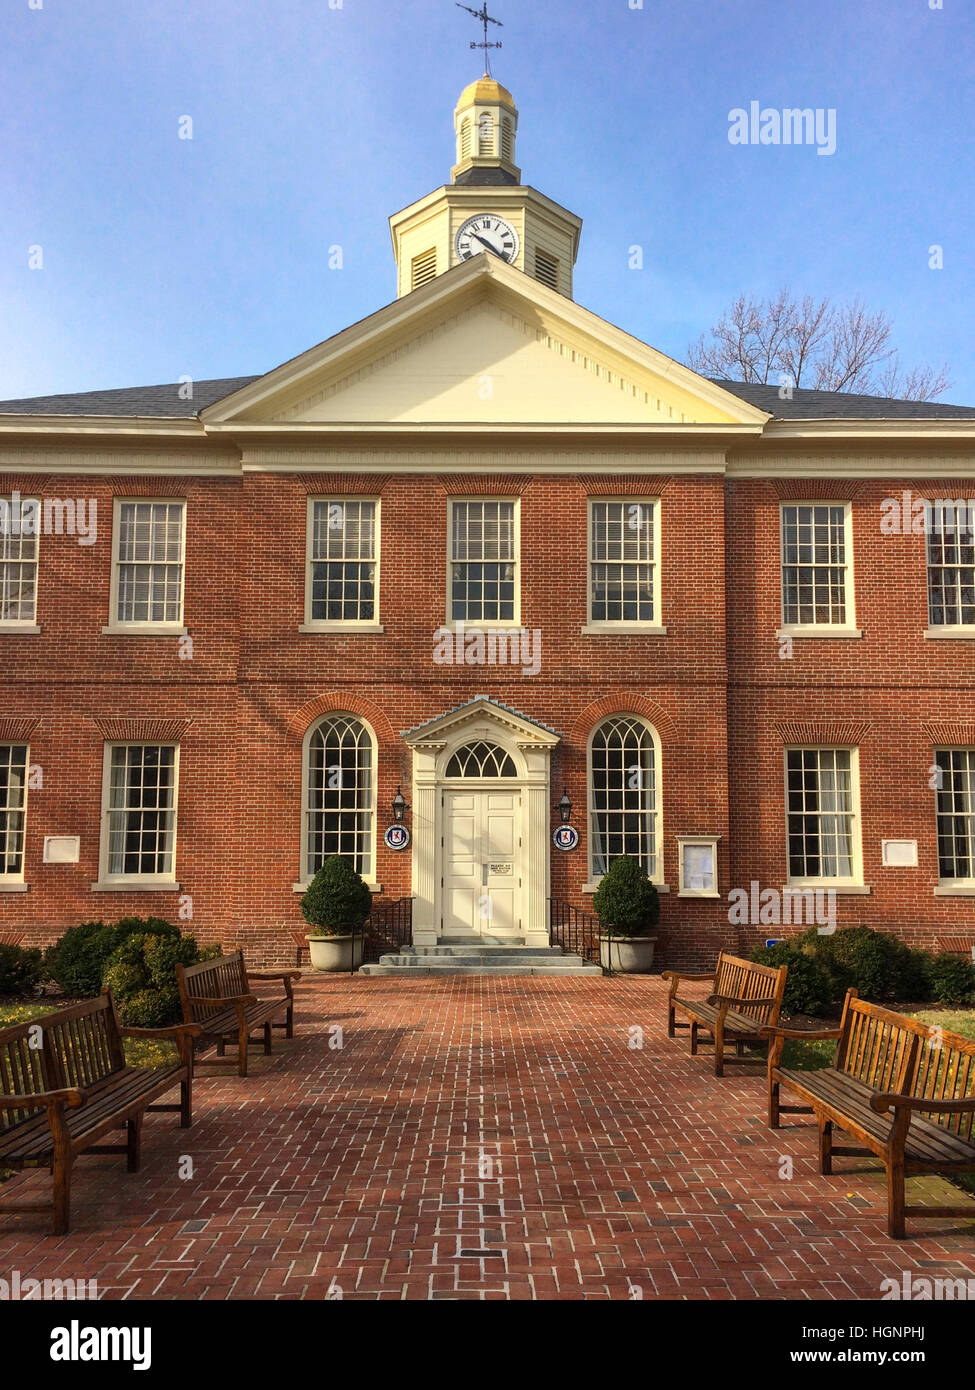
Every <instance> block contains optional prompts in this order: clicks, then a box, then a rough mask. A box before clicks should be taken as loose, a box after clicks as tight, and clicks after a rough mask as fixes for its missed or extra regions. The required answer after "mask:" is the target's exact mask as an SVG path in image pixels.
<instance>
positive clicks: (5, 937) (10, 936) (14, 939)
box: [0, 931, 26, 946]
mask: <svg viewBox="0 0 975 1390" xmlns="http://www.w3.org/2000/svg"><path fill="white" fill-rule="evenodd" d="M25 935H26V932H22V931H0V946H19V945H20V943H21V942H22V941H23V939H24V937H25Z"/></svg>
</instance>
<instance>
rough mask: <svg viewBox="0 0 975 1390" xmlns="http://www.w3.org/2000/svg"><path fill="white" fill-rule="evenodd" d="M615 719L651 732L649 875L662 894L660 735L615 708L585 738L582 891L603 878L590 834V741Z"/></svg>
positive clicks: (640, 718) (636, 716) (588, 890)
mask: <svg viewBox="0 0 975 1390" xmlns="http://www.w3.org/2000/svg"><path fill="white" fill-rule="evenodd" d="M614 719H630V720H632V721H633V722H634V723H636V724H642V725H643V727H644V728H645V729H646V730H647V732H648V733H649V734H650V738H651V740H652V742H653V783H654V787H653V794H654V804H653V808H652V810H653V826H654V846H653V848H654V871H653V873H652V874H651V875H650V882H651V883H653V884H654V885H655V886H656V887H657V889H658V890H659V891H660V892H662V893H667V892H669V891H670V889H669V887H668V886H667V884H666V883H665V882H664V844H665V841H664V808H663V754H662V750H661V745H660V735H659V733H658V732H657V730H656V729H655V728H654V726H653V725H652V724H651V723H650V721H649V720H648V719H644V717H643V716H642V715H641V714H633V713H631V712H630V711H629V710H625V709H624V710H618V711H614V712H613V713H612V714H606V715H603V717H602V718H601V719H600V720H599V721H598V722H597V723H596V724H595V725H594V727H593V728H592V729H591V730H590V733H589V738H588V739H587V740H586V861H587V873H588V879H587V881H586V883H585V884H584V885H583V892H584V893H594V892H595V891H596V889H597V888H598V887H599V885H600V883H601V882H602V880H603V874H601V873H600V874H597V873H596V870H595V854H594V850H595V843H594V836H593V833H592V825H593V816H594V815H595V814H596V807H595V804H594V801H595V798H594V795H593V792H594V790H595V789H594V786H593V768H592V749H593V740H594V739H595V737H596V734H597V733H598V732H599V730H600V729H601V728H602V727H603V725H604V724H608V723H609V722H610V721H611V720H614Z"/></svg>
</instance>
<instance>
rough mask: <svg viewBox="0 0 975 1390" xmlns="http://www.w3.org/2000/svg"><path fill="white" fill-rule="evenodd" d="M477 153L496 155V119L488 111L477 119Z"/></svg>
mask: <svg viewBox="0 0 975 1390" xmlns="http://www.w3.org/2000/svg"><path fill="white" fill-rule="evenodd" d="M477 152H478V154H482V155H484V154H494V117H493V116H490V115H488V113H487V112H486V111H483V112H482V113H481V115H480V116H479V117H478V118H477Z"/></svg>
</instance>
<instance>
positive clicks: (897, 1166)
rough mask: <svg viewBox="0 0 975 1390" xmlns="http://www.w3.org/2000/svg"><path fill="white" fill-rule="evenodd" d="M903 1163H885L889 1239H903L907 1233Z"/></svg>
mask: <svg viewBox="0 0 975 1390" xmlns="http://www.w3.org/2000/svg"><path fill="white" fill-rule="evenodd" d="M904 1204H905V1193H904V1165H903V1164H902V1163H891V1162H888V1164H887V1234H888V1235H889V1236H890V1238H891V1240H903V1239H904V1238H905V1236H906V1235H907V1226H906V1223H905V1212H904Z"/></svg>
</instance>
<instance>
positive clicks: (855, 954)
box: [799, 927, 930, 1003]
mask: <svg viewBox="0 0 975 1390" xmlns="http://www.w3.org/2000/svg"><path fill="white" fill-rule="evenodd" d="M799 941H800V944H801V946H802V949H803V950H806V951H809V952H811V953H812V954H813V955H814V956H815V957H816V958H817V959H818V960H819V961H820V962H821V963H822V964H823V965H824V966H825V967H826V969H827V970H828V971H829V973H830V975H831V976H832V978H833V982H834V990H835V995H836V997H837V998H842V997H843V995H844V994H845V993H846V991H847V990H848V989H850V988H854V989H856V990H857V991H858V992H859V995H860V998H861V999H866V1000H870V1001H873V1002H874V1003H883V1002H885V1001H886V1000H889V999H900V1000H905V1001H916V1002H919V1003H920V1002H922V1001H924V1000H925V999H927V998H928V997H929V990H930V985H929V972H928V965H927V962H928V957H927V953H926V952H924V951H916V950H913V949H912V948H911V947H910V946H906V945H905V944H904V942H903V941H901V940H899V939H898V937H896V936H891V935H890V934H889V933H888V932H879V931H873V930H872V929H871V928H870V927H845V928H844V929H843V930H842V931H838V932H834V933H833V934H832V935H831V936H824V935H820V934H819V932H817V931H815V930H813V931H808V932H805V933H803V935H802V936H801V937H800V938H799Z"/></svg>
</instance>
